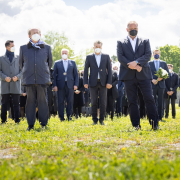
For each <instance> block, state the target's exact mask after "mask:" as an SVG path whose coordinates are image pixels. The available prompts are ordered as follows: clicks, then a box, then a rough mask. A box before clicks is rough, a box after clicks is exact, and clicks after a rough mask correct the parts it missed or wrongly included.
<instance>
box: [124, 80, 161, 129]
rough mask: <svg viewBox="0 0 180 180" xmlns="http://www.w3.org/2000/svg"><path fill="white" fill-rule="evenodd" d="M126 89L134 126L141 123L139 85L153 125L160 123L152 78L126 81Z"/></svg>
mask: <svg viewBox="0 0 180 180" xmlns="http://www.w3.org/2000/svg"><path fill="white" fill-rule="evenodd" d="M124 84H125V90H126V93H127V99H128V107H129V108H128V109H129V113H130V118H131V122H132V125H133V126H138V125H140V114H139V108H138V86H139V88H140V90H141V93H142V95H143V98H144V102H145V105H146V108H147V113H148V117H149V118H150V120H152V121H153V123H152V125H153V126H156V125H158V114H157V109H156V105H155V102H154V98H153V92H152V86H151V81H150V80H138V79H136V78H134V79H133V80H128V81H124Z"/></svg>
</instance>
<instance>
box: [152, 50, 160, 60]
mask: <svg viewBox="0 0 180 180" xmlns="http://www.w3.org/2000/svg"><path fill="white" fill-rule="evenodd" d="M156 54H158V55H159V57H160V54H161V53H160V51H154V53H153V56H155V55H156ZM154 59H156V58H154ZM158 59H159V58H158ZM158 59H157V60H158Z"/></svg>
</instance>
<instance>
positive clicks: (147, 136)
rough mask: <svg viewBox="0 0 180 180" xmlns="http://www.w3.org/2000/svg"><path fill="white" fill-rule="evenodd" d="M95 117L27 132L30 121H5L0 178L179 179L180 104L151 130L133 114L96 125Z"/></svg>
mask: <svg viewBox="0 0 180 180" xmlns="http://www.w3.org/2000/svg"><path fill="white" fill-rule="evenodd" d="M91 124H92V120H91V118H90V117H89V118H82V119H79V120H75V119H74V121H72V122H60V121H59V119H58V117H56V118H51V119H50V121H49V124H48V128H47V129H45V130H43V129H41V127H40V125H39V123H38V122H36V125H35V130H33V131H30V132H27V131H26V129H27V122H26V121H21V123H20V124H19V125H16V124H15V123H14V122H13V121H12V120H8V123H7V124H5V125H0V179H1V180H14V179H16V180H29V179H35V180H51V179H60V180H63V179H68V180H74V179H76V180H86V179H93V180H94V179H98V180H117V179H118V180H119V179H123V180H149V179H151V180H163V179H170V180H171V179H177V180H179V179H180V109H179V108H177V118H176V119H175V120H173V119H172V118H171V117H170V118H169V119H168V120H166V122H161V123H160V128H161V130H159V131H152V130H151V126H150V125H149V123H148V120H146V119H144V120H141V126H142V130H141V131H135V130H134V129H133V128H132V126H131V123H130V120H129V117H122V118H119V119H117V118H115V119H114V121H113V122H112V121H110V120H106V121H105V124H106V125H105V126H100V125H96V126H92V125H91Z"/></svg>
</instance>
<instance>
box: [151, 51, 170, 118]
mask: <svg viewBox="0 0 180 180" xmlns="http://www.w3.org/2000/svg"><path fill="white" fill-rule="evenodd" d="M153 56H154V60H153V61H150V62H149V66H150V68H151V72H152V77H153V80H152V88H153V95H154V100H155V102H156V105H157V107H158V119H159V120H161V121H162V117H163V114H162V109H163V103H164V101H163V99H164V90H165V88H166V85H165V79H162V78H158V77H157V76H156V75H155V74H156V72H157V71H158V70H159V68H160V67H161V68H163V69H165V70H166V71H167V72H169V70H168V67H167V64H166V62H165V61H161V60H160V59H159V57H160V50H159V49H156V50H154V51H153Z"/></svg>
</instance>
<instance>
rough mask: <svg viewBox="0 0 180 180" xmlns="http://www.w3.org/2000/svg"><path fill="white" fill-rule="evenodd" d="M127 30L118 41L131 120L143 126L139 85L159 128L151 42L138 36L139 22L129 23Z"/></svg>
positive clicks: (118, 54)
mask: <svg viewBox="0 0 180 180" xmlns="http://www.w3.org/2000/svg"><path fill="white" fill-rule="evenodd" d="M127 32H128V36H127V37H126V38H125V39H123V40H121V41H118V42H117V57H118V60H119V62H120V63H121V67H120V75H119V79H120V80H122V81H124V84H125V90H126V93H127V99H128V106H129V113H130V118H131V122H132V125H133V127H135V129H136V130H139V129H140V128H141V126H140V114H139V109H138V95H137V91H138V86H139V88H140V90H141V92H142V94H143V97H144V101H145V104H146V107H147V111H148V115H149V118H150V119H151V120H152V123H151V124H152V128H153V129H154V130H157V129H158V128H159V127H158V115H157V110H156V106H155V102H154V98H153V95H152V87H151V79H152V75H151V70H150V67H149V64H148V61H149V60H150V58H151V48H150V43H149V40H148V39H142V38H140V37H137V33H138V24H137V23H136V22H135V21H130V22H129V23H128V25H127ZM150 122H151V121H150Z"/></svg>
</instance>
